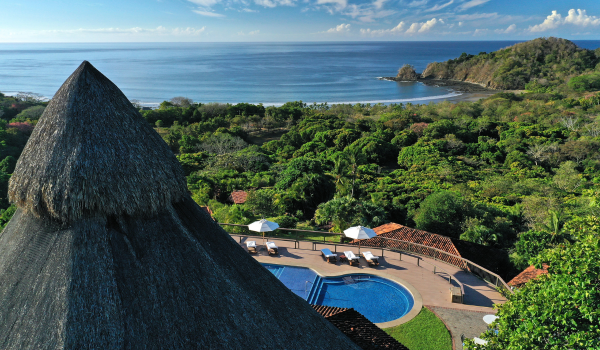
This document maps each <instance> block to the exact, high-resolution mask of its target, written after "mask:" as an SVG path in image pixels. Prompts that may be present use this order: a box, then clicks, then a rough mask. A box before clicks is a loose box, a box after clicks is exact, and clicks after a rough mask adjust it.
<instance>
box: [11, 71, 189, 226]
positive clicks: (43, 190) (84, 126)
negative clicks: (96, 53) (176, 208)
mask: <svg viewBox="0 0 600 350" xmlns="http://www.w3.org/2000/svg"><path fill="white" fill-rule="evenodd" d="M42 150H43V151H42ZM186 193H187V186H186V181H185V178H184V175H183V170H182V169H181V166H180V165H179V163H178V162H177V159H176V158H175V156H174V155H173V153H172V152H171V151H170V149H169V147H168V146H167V145H166V144H165V142H164V141H163V140H162V139H161V137H160V136H159V135H158V134H157V133H156V132H155V131H154V129H152V127H151V126H150V124H148V123H146V122H145V121H144V119H143V118H142V117H141V115H140V114H139V112H138V111H137V110H136V109H135V107H133V106H132V105H131V103H130V102H129V100H128V99H127V97H125V95H124V94H123V93H122V92H121V91H120V90H119V88H118V87H117V86H116V85H115V84H113V83H112V82H111V81H110V80H109V79H108V78H106V77H105V76H104V75H103V74H102V73H100V72H99V71H98V70H96V69H95V68H94V67H93V66H92V65H91V64H90V63H89V62H87V61H86V62H83V63H82V64H81V65H80V66H79V68H77V70H76V71H75V72H74V73H73V74H71V76H70V77H69V78H68V79H67V81H66V82H65V83H64V84H63V85H62V86H61V88H60V89H59V90H58V92H57V93H56V95H55V96H54V98H53V99H52V101H51V102H50V103H49V104H48V106H47V107H46V109H45V110H44V113H43V115H42V117H41V118H40V121H39V123H38V124H37V126H36V128H35V130H34V131H33V134H32V135H31V138H30V141H29V142H28V143H27V145H26V146H25V149H24V150H23V153H22V155H21V157H20V158H19V161H18V162H17V166H16V169H15V172H14V175H13V176H12V178H11V181H10V186H9V198H10V200H11V201H13V202H14V203H16V204H17V205H18V206H19V207H20V208H23V209H27V210H28V211H31V212H32V213H33V214H35V215H37V216H43V215H45V216H50V217H52V218H56V219H59V220H61V221H71V220H74V219H77V218H80V217H82V216H83V215H84V214H85V213H86V212H93V213H103V214H106V215H121V214H128V215H139V214H156V213H157V212H158V211H159V210H160V209H162V208H164V207H165V206H166V205H168V204H169V203H172V202H175V201H180V200H181V199H183V197H184V195H185V194H186Z"/></svg>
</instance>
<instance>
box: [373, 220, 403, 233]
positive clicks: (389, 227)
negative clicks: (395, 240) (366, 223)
mask: <svg viewBox="0 0 600 350" xmlns="http://www.w3.org/2000/svg"><path fill="white" fill-rule="evenodd" d="M403 227H405V226H402V225H400V224H397V223H395V222H390V223H387V224H383V225H381V226H377V227H375V228H374V229H373V231H375V233H376V234H378V235H380V234H382V233H388V232H392V231H395V230H398V229H401V228H403Z"/></svg>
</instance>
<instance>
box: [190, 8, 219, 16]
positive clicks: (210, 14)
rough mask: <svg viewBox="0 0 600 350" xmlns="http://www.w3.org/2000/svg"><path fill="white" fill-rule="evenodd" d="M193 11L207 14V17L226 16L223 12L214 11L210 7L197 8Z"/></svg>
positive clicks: (202, 14)
mask: <svg viewBox="0 0 600 350" xmlns="http://www.w3.org/2000/svg"><path fill="white" fill-rule="evenodd" d="M192 11H193V12H195V13H197V14H199V15H201V16H206V17H216V18H220V17H225V15H222V14H220V13H216V12H212V11H210V10H209V9H197V10H192Z"/></svg>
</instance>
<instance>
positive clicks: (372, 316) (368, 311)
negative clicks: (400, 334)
mask: <svg viewBox="0 0 600 350" xmlns="http://www.w3.org/2000/svg"><path fill="white" fill-rule="evenodd" d="M263 266H264V267H266V268H267V269H268V270H269V271H271V272H272V273H273V274H274V275H275V276H276V277H277V278H279V280H280V281H281V282H283V284H285V285H286V286H287V287H288V288H289V289H290V290H292V291H293V292H294V293H296V294H297V295H298V296H300V297H302V298H304V299H305V300H306V301H308V302H309V303H310V304H317V305H327V306H337V307H345V308H350V307H351V308H354V309H355V310H356V311H358V312H360V313H361V314H363V315H364V316H365V317H366V318H368V319H369V320H370V321H371V322H373V323H381V322H388V321H393V320H395V319H398V318H400V317H402V316H404V315H406V314H407V313H408V312H409V311H410V310H411V309H412V307H413V305H414V299H413V297H412V294H410V292H409V291H408V290H407V289H406V288H405V287H404V286H402V285H400V284H398V283H396V282H393V281H391V280H388V279H386V278H382V277H379V276H374V275H368V274H353V275H345V276H340V277H321V276H319V275H318V274H317V273H315V272H314V271H313V270H311V269H308V268H305V267H295V266H284V265H275V264H263Z"/></svg>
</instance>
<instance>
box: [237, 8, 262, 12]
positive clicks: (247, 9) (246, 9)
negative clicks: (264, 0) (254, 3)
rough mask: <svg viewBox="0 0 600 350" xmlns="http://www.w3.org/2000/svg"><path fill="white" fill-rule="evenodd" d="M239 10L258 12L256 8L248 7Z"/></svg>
mask: <svg viewBox="0 0 600 350" xmlns="http://www.w3.org/2000/svg"><path fill="white" fill-rule="evenodd" d="M240 11H241V12H258V11H257V10H252V9H249V8H243V9H241V10H240Z"/></svg>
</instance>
